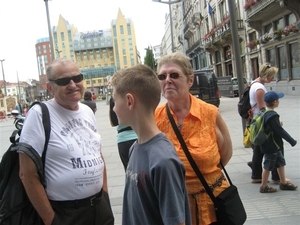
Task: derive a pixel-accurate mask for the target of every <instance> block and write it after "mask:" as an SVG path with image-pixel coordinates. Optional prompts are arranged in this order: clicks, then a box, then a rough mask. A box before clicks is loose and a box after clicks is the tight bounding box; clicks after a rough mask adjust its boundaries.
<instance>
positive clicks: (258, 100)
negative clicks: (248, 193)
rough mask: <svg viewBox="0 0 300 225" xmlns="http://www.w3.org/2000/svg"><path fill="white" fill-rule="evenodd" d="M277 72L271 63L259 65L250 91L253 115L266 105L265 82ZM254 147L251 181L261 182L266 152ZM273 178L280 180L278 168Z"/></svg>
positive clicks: (250, 163)
mask: <svg viewBox="0 0 300 225" xmlns="http://www.w3.org/2000/svg"><path fill="white" fill-rule="evenodd" d="M277 72H278V68H276V67H274V66H271V65H270V64H269V63H264V64H262V65H261V66H260V67H259V77H258V78H256V79H255V80H254V81H252V83H251V88H250V91H249V97H250V104H251V107H252V113H253V115H252V117H255V116H256V115H257V114H258V113H259V112H260V111H261V110H262V109H263V108H265V107H266V103H265V101H264V96H265V93H266V92H267V89H266V87H265V84H266V83H270V82H271V81H272V80H273V79H274V76H275V74H276V73H277ZM252 149H253V155H252V161H250V162H248V165H249V166H250V167H251V168H252V175H251V179H252V180H251V182H252V183H261V175H262V160H263V155H264V154H263V153H261V150H260V146H257V145H252ZM272 180H274V181H278V180H279V176H278V173H277V171H276V170H274V171H272Z"/></svg>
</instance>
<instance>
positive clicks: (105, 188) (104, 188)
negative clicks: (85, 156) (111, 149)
mask: <svg viewBox="0 0 300 225" xmlns="http://www.w3.org/2000/svg"><path fill="white" fill-rule="evenodd" d="M100 154H101V158H102V160H103V163H104V170H103V187H102V188H103V191H105V192H106V193H108V185H107V174H106V165H105V161H104V157H103V155H102V153H100Z"/></svg>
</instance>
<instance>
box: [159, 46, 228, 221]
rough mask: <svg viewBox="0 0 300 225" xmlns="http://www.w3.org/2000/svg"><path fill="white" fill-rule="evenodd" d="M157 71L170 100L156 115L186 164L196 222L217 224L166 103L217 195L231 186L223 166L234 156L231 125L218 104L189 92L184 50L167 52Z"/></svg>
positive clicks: (188, 66)
mask: <svg viewBox="0 0 300 225" xmlns="http://www.w3.org/2000/svg"><path fill="white" fill-rule="evenodd" d="M157 71H158V79H159V82H160V86H161V90H162V94H163V96H164V97H165V98H166V99H167V103H166V104H163V105H160V106H159V107H158V108H157V109H156V112H155V119H156V123H157V125H158V128H159V129H160V130H161V131H162V132H164V133H165V134H166V135H167V137H168V138H169V140H171V142H172V143H173V144H174V146H175V149H176V151H177V154H178V156H179V158H180V159H181V161H182V162H183V163H184V165H185V168H186V185H187V189H188V193H189V201H190V209H191V214H192V220H193V225H199V224H214V223H216V215H215V208H214V204H213V202H212V201H211V199H210V197H209V196H208V194H207V193H206V191H205V189H204V187H203V185H202V183H201V182H200V180H199V179H198V177H197V175H196V174H195V172H194V170H193V168H192V166H191V165H190V163H189V161H188V160H187V158H186V156H185V153H184V151H183V149H182V147H181V145H180V142H179V141H178V139H177V136H176V134H175V132H174V130H173V128H172V125H171V123H170V121H169V119H168V115H167V111H166V105H168V107H169V109H170V112H171V115H172V116H173V118H174V120H175V122H176V124H177V127H178V129H179V130H180V133H181V135H182V136H183V139H184V141H185V143H186V145H187V147H188V150H189V152H190V153H191V155H192V157H193V159H194V160H195V162H196V164H197V166H198V168H199V169H200V171H201V173H202V174H203V176H204V178H205V179H206V182H207V183H208V184H209V185H210V187H211V188H212V189H213V193H214V195H218V194H220V193H221V192H222V191H223V190H224V189H225V188H226V187H228V183H227V181H226V179H225V178H224V176H223V174H222V171H221V169H220V162H222V164H223V165H224V166H225V165H226V164H227V163H228V161H229V160H230V158H231V156H232V142H231V138H230V134H229V131H228V128H227V126H226V124H225V122H224V120H223V119H222V117H221V114H220V113H219V111H218V108H217V107H216V106H214V105H211V104H208V103H206V102H204V101H202V100H200V99H198V98H196V97H194V96H193V95H191V94H190V93H189V89H190V87H191V86H192V84H193V81H194V75H193V68H192V66H191V63H190V59H189V58H188V57H187V56H185V55H184V54H182V53H180V52H176V53H173V54H170V55H167V56H164V57H162V58H161V60H160V62H159V64H158V68H157ZM162 151H163V150H162Z"/></svg>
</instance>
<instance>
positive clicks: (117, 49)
mask: <svg viewBox="0 0 300 225" xmlns="http://www.w3.org/2000/svg"><path fill="white" fill-rule="evenodd" d="M111 30H112V35H113V36H112V37H113V48H114V57H115V65H116V68H117V70H119V69H124V68H128V67H131V66H134V65H136V64H137V63H138V54H137V46H136V39H135V30H134V25H133V22H132V20H131V19H128V18H125V17H124V15H123V14H122V12H121V10H120V9H119V12H118V16H117V19H116V20H113V21H112V22H111Z"/></svg>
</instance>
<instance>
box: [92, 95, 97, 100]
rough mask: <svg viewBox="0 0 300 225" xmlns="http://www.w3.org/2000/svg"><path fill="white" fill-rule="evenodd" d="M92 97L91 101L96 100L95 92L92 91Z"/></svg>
mask: <svg viewBox="0 0 300 225" xmlns="http://www.w3.org/2000/svg"><path fill="white" fill-rule="evenodd" d="M92 99H93V101H96V99H97V95H95V93H93V95H92Z"/></svg>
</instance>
